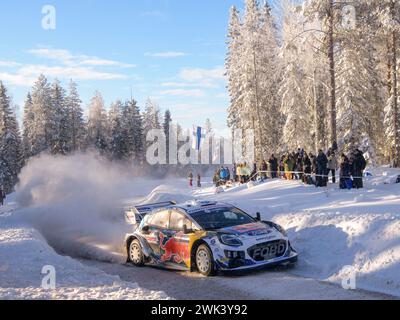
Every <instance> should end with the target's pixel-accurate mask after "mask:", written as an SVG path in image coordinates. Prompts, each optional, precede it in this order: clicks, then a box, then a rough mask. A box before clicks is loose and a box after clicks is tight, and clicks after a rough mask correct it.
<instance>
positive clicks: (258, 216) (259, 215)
mask: <svg viewBox="0 0 400 320" xmlns="http://www.w3.org/2000/svg"><path fill="white" fill-rule="evenodd" d="M256 220H257V221H261V213H259V212H257V216H256Z"/></svg>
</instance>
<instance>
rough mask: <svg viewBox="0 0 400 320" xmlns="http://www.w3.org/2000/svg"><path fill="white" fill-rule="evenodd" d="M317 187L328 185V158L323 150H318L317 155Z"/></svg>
mask: <svg viewBox="0 0 400 320" xmlns="http://www.w3.org/2000/svg"><path fill="white" fill-rule="evenodd" d="M316 161H317V187H326V186H327V183H328V181H327V177H326V175H327V173H328V172H327V171H328V158H327V157H326V155H325V153H324V152H323V151H322V150H319V151H318V156H317V159H316Z"/></svg>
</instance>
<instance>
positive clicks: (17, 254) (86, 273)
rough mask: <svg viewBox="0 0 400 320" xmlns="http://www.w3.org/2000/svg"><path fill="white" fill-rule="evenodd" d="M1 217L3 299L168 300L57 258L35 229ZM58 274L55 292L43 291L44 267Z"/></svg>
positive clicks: (0, 295) (0, 284) (0, 287)
mask: <svg viewBox="0 0 400 320" xmlns="http://www.w3.org/2000/svg"><path fill="white" fill-rule="evenodd" d="M4 221H5V218H4V217H1V218H0V225H1V227H0V299H67V300H75V299H79V300H81V299H103V300H104V299H107V300H109V299H135V300H136V299H141V300H145V299H167V298H168V297H167V296H166V295H165V294H164V293H163V292H157V291H149V290H145V289H142V288H140V287H139V286H138V285H137V284H132V283H127V282H124V281H121V280H120V278H119V277H114V276H110V275H107V274H106V273H104V272H103V271H100V270H98V269H94V268H90V267H87V266H84V265H82V264H81V263H79V262H78V261H76V260H74V259H72V258H69V257H64V256H60V255H58V254H57V253H56V252H55V251H54V250H53V249H52V248H51V247H50V246H49V245H48V244H47V243H46V241H45V239H44V238H43V237H42V236H41V235H40V234H39V233H38V232H37V231H36V230H34V229H31V228H27V227H24V226H16V225H14V224H12V225H9V224H8V223H5V222H4ZM47 265H50V266H53V267H54V268H55V271H56V288H55V290H51V289H44V288H42V280H43V277H44V276H45V275H43V274H42V273H41V272H42V268H43V267H44V266H47Z"/></svg>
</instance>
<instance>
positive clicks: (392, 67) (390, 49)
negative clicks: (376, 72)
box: [367, 0, 400, 167]
mask: <svg viewBox="0 0 400 320" xmlns="http://www.w3.org/2000/svg"><path fill="white" fill-rule="evenodd" d="M367 3H368V5H369V6H370V7H371V8H372V9H373V11H374V16H375V17H376V18H377V19H376V20H377V21H378V22H379V25H378V27H377V31H378V32H377V33H378V36H379V37H380V38H385V39H386V40H387V52H386V53H383V54H381V56H384V58H385V60H386V61H387V66H388V77H387V82H388V92H389V94H388V99H387V100H388V101H387V104H386V107H385V109H384V113H385V114H384V123H385V127H386V132H385V135H386V144H385V145H386V149H387V151H386V153H387V154H388V155H389V157H390V159H391V164H392V165H394V166H395V167H399V166H400V114H399V113H400V110H399V103H400V95H399V92H400V89H399V70H400V68H399V64H400V59H399V57H400V49H399V43H400V20H399V18H398V17H399V16H400V3H399V2H398V1H396V0H382V1H372V0H368V1H367Z"/></svg>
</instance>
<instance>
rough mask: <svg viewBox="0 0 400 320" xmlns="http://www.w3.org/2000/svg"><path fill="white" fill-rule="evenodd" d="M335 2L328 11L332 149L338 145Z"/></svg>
mask: <svg viewBox="0 0 400 320" xmlns="http://www.w3.org/2000/svg"><path fill="white" fill-rule="evenodd" d="M333 1H334V0H330V6H329V11H328V24H329V31H328V42H329V43H328V46H329V48H328V58H329V72H330V79H331V108H330V109H331V110H330V111H331V112H330V113H331V114H330V118H331V119H330V120H331V128H330V129H331V143H332V147H335V146H336V145H337V129H336V74H335V52H334V49H335V42H334V35H333V34H334V30H333V25H334V11H333V10H334V2H333Z"/></svg>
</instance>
